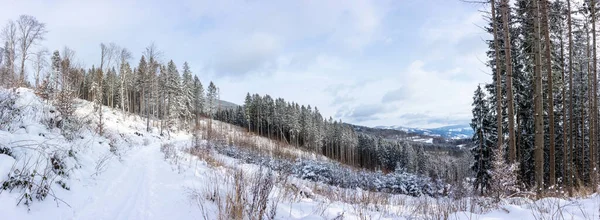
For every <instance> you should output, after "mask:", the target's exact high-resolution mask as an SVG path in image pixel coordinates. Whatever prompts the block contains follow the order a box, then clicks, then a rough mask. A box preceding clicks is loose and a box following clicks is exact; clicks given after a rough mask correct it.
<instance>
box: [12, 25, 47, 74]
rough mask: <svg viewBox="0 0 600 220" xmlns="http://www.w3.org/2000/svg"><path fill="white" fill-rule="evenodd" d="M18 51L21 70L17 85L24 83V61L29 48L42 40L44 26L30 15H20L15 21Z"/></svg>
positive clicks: (44, 30) (44, 31) (44, 32)
mask: <svg viewBox="0 0 600 220" xmlns="http://www.w3.org/2000/svg"><path fill="white" fill-rule="evenodd" d="M17 26H18V34H19V37H18V40H19V49H20V52H21V69H20V73H19V84H20V85H23V84H24V83H25V60H27V57H28V56H29V54H30V52H29V50H30V48H31V46H32V45H34V44H36V43H37V42H38V41H42V40H44V35H45V34H46V33H47V32H48V31H46V24H44V23H42V22H39V21H38V20H37V19H36V18H35V17H33V16H30V15H21V16H20V17H19V20H17Z"/></svg>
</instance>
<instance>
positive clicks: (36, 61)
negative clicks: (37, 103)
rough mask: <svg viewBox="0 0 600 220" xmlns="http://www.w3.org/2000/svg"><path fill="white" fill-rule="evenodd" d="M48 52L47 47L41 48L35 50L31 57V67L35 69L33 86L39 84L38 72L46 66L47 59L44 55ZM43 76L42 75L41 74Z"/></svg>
mask: <svg viewBox="0 0 600 220" xmlns="http://www.w3.org/2000/svg"><path fill="white" fill-rule="evenodd" d="M48 54H49V52H48V50H47V49H41V50H38V51H37V52H35V54H34V57H33V68H34V69H35V85H34V86H35V88H38V87H39V86H40V73H42V71H43V70H44V68H46V66H48V60H47V59H46V57H47V56H48ZM42 78H43V76H42Z"/></svg>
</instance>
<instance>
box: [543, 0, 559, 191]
mask: <svg viewBox="0 0 600 220" xmlns="http://www.w3.org/2000/svg"><path fill="white" fill-rule="evenodd" d="M541 6H542V7H541V15H542V29H543V30H544V35H545V36H544V38H545V42H546V47H545V53H546V74H548V88H547V91H546V94H547V96H548V108H549V109H548V124H549V127H550V130H549V131H548V132H549V133H550V134H549V141H550V154H549V155H548V157H549V159H550V162H549V165H550V173H549V174H548V175H549V177H550V178H549V183H548V184H549V185H550V187H552V186H554V185H555V184H556V161H555V160H556V156H555V147H556V146H555V143H554V141H555V140H554V139H555V137H554V135H555V134H554V86H553V85H552V84H553V82H552V54H551V53H550V49H551V47H552V44H551V43H550V27H549V25H548V1H546V0H542V5H541Z"/></svg>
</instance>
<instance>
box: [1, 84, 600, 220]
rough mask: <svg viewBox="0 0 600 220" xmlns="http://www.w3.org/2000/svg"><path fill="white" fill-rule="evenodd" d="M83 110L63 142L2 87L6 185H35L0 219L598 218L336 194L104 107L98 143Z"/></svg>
mask: <svg viewBox="0 0 600 220" xmlns="http://www.w3.org/2000/svg"><path fill="white" fill-rule="evenodd" d="M76 106H77V111H76V113H75V117H76V118H77V120H78V121H81V122H84V123H80V124H76V126H73V128H70V129H69V132H66V129H59V128H58V127H62V126H58V127H57V125H58V124H60V123H59V122H60V121H61V120H63V119H62V118H61V117H60V116H59V114H58V113H57V112H56V109H55V108H54V107H53V106H52V105H50V104H48V103H46V101H44V100H41V99H39V98H38V97H37V96H35V94H34V93H33V92H32V91H31V90H28V89H17V90H16V92H15V93H13V92H11V91H8V90H3V89H0V183H2V184H4V183H6V181H7V180H10V178H21V179H23V178H25V177H26V176H29V175H31V174H33V176H34V178H32V179H28V180H32V181H33V182H34V183H36V184H34V185H31V188H19V187H14V188H13V189H12V190H10V189H4V190H0V214H1V218H2V219H236V218H234V217H232V216H242V217H245V219H248V216H250V215H261V213H262V216H263V217H265V218H266V219H270V218H272V219H444V218H447V219H556V218H559V219H562V218H564V219H597V217H599V212H598V207H599V205H600V196H598V195H593V196H590V197H584V198H580V199H570V200H561V199H544V200H540V201H537V202H534V201H531V200H527V199H512V200H504V201H503V203H502V205H500V206H498V207H494V206H490V205H488V204H489V203H488V202H486V201H487V200H486V199H485V198H468V197H467V198H463V199H454V198H448V197H440V198H431V197H410V196H404V195H392V194H388V193H384V192H369V191H365V190H362V189H360V188H338V187H334V186H330V185H325V184H322V183H316V182H311V181H309V180H303V179H300V178H296V177H293V176H291V175H289V174H287V173H286V172H279V171H274V170H270V169H268V168H266V167H264V166H263V167H261V166H258V165H254V164H247V163H244V161H242V160H238V159H234V158H232V157H228V156H225V155H223V154H219V153H218V152H217V151H215V150H212V149H211V146H213V145H214V144H213V143H212V142H209V141H207V140H203V139H201V138H200V139H199V140H195V139H194V137H193V136H192V135H190V134H187V133H184V132H172V133H171V135H170V137H163V136H160V135H158V131H157V130H156V129H154V130H152V131H150V132H146V131H145V130H146V129H145V126H146V125H145V121H144V120H143V119H142V118H140V117H137V116H133V115H127V114H122V113H121V112H119V111H117V110H112V109H109V108H106V107H105V108H103V111H104V117H105V118H104V121H105V132H104V134H103V135H98V134H97V132H96V130H95V129H96V126H97V124H96V123H97V121H98V120H97V118H96V116H95V114H94V113H93V111H94V108H93V105H92V104H91V103H89V102H86V101H81V100H78V101H77V102H76ZM208 123H212V125H211V127H212V128H213V129H215V131H217V130H218V131H219V132H216V133H217V134H219V135H224V136H225V139H226V140H230V141H228V143H227V144H228V145H243V143H241V142H235V143H234V141H239V140H245V141H246V142H248V143H254V144H255V145H256V147H257V148H258V150H259V152H263V153H265V152H266V155H271V154H273V155H274V154H275V152H278V153H279V154H284V155H287V156H288V157H292V158H297V159H298V160H303V159H310V160H317V161H322V162H327V159H326V158H323V157H317V156H316V155H311V154H308V153H306V152H303V151H301V150H299V149H293V148H285V150H284V151H274V149H277V148H280V147H281V146H280V145H279V144H278V143H276V142H273V141H270V140H268V139H266V138H262V137H256V136H252V135H247V134H245V133H244V132H243V131H242V130H241V129H239V128H236V127H234V126H230V125H228V124H224V123H220V122H218V121H213V122H210V121H209V120H203V121H202V123H201V124H202V127H203V130H205V128H206V127H207V126H206V125H207V124H208ZM203 132H204V131H203ZM245 135H247V136H245ZM202 136H203V135H200V137H202ZM235 137H238V138H239V137H244V138H249V139H247V140H246V139H236V138H235ZM6 149H10V152H8V151H7V150H6ZM255 150H256V149H255ZM34 171H35V172H34ZM24 173H27V175H25V177H24V176H23V175H20V174H24ZM40 175H43V176H45V177H47V178H48V179H44V178H41V177H42V176H40ZM48 180H50V181H48ZM39 185H43V186H48V187H49V188H45V189H47V191H46V192H47V196H46V198H45V199H44V200H40V199H38V197H36V195H37V194H38V193H39V192H38V191H36V189H39V187H38V186H39ZM3 187H4V185H3ZM26 194H28V195H30V196H32V197H31V200H30V202H29V205H25V204H24V203H23V200H21V198H22V197H23V195H26ZM20 200H21V203H20V204H19V205H17V204H18V203H19V201H20ZM261 201H262V202H261ZM253 204H254V205H253ZM263 205H264V206H263ZM261 210H262V211H261ZM557 210H560V211H557Z"/></svg>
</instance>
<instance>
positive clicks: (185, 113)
mask: <svg viewBox="0 0 600 220" xmlns="http://www.w3.org/2000/svg"><path fill="white" fill-rule="evenodd" d="M181 80H182V81H181V96H182V102H183V103H182V104H183V108H182V109H181V115H182V118H183V121H184V123H185V124H188V123H189V122H190V121H191V120H192V115H193V112H194V103H195V102H194V99H195V94H194V81H193V78H192V71H191V70H190V67H189V65H188V63H187V62H185V63H183V77H182V79H181ZM187 127H188V128H189V125H188V126H187Z"/></svg>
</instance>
